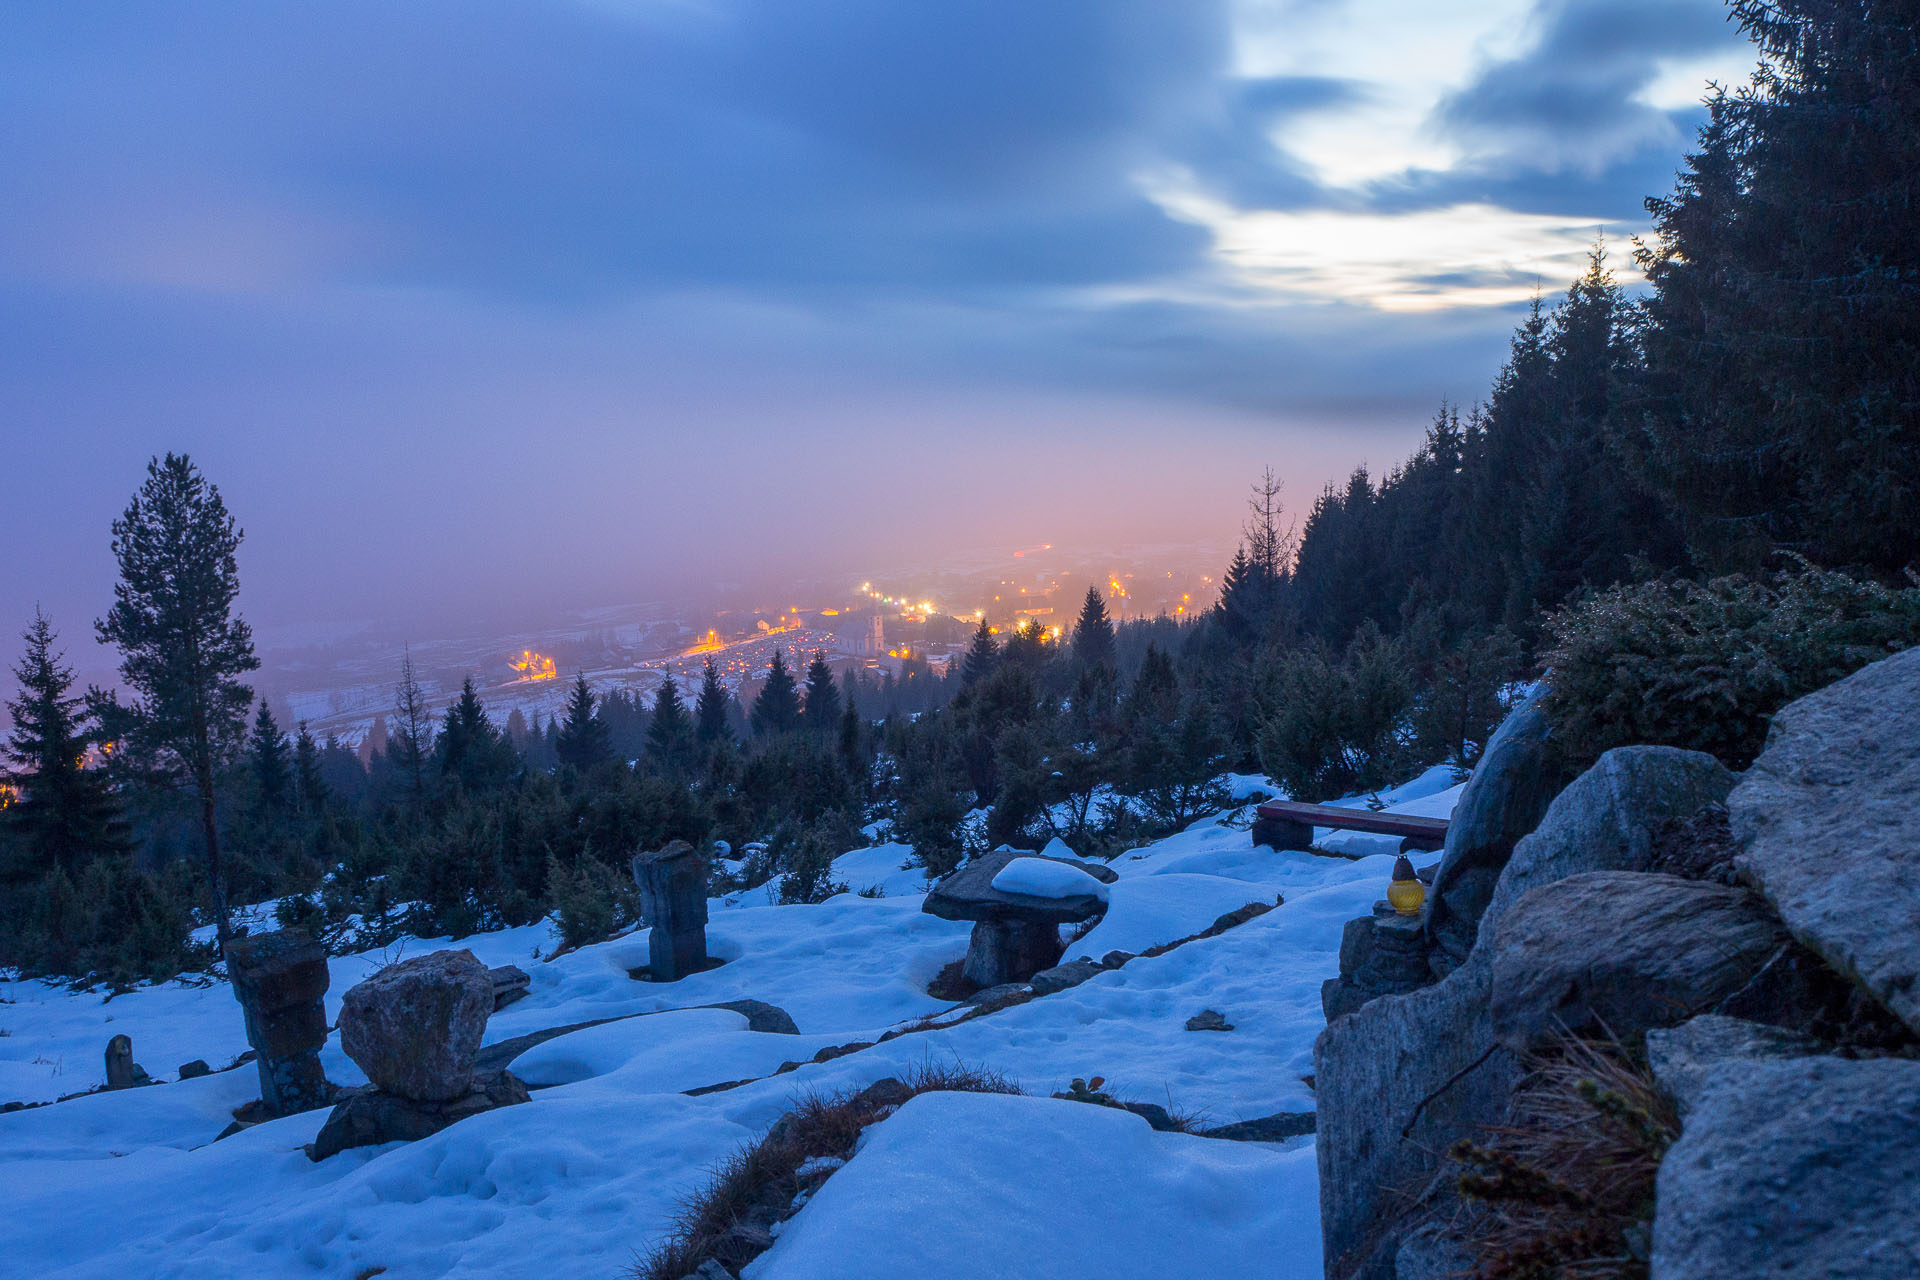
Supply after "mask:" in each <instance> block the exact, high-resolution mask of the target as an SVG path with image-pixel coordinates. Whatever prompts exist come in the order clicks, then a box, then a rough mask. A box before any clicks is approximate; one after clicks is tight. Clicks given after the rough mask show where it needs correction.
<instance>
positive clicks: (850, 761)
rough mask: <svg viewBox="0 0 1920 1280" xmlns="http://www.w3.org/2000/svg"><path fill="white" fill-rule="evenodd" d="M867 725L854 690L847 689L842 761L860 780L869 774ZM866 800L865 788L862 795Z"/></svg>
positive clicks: (841, 727) (841, 744)
mask: <svg viewBox="0 0 1920 1280" xmlns="http://www.w3.org/2000/svg"><path fill="white" fill-rule="evenodd" d="M865 729H866V726H865V724H863V723H862V721H861V719H860V709H859V708H858V707H856V706H855V705H854V703H853V691H852V690H851V689H849V690H848V691H847V700H846V707H845V709H844V710H842V711H841V712H840V762H841V763H842V764H844V765H846V766H847V773H848V775H849V776H850V777H852V778H854V779H856V780H859V779H864V778H865V777H866V776H867V748H866V733H865ZM861 799H862V800H863V801H864V799H865V794H864V790H863V793H862V796H861Z"/></svg>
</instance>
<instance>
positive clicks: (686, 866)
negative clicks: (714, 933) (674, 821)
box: [633, 840, 707, 982]
mask: <svg viewBox="0 0 1920 1280" xmlns="http://www.w3.org/2000/svg"><path fill="white" fill-rule="evenodd" d="M633 880H634V883H635V884H637V885H639V886H640V909H641V912H642V914H643V915H644V916H645V917H646V921H647V924H648V925H649V926H650V927H649V928H648V931H647V976H648V977H650V978H651V979H652V980H653V981H655V982H678V981H679V980H680V979H681V978H684V977H686V976H687V975H688V974H693V973H699V972H700V971H701V970H703V969H705V968H706V967H707V863H706V859H704V858H702V857H701V856H700V854H699V853H698V852H697V851H696V850H695V849H694V847H693V846H692V845H690V844H688V843H687V842H686V841H685V840H675V841H673V842H672V843H671V844H669V845H667V847H666V848H664V849H658V850H655V851H654V852H652V853H638V854H635V855H634V858H633Z"/></svg>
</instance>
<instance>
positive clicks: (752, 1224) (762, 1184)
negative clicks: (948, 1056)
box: [628, 1062, 1020, 1280]
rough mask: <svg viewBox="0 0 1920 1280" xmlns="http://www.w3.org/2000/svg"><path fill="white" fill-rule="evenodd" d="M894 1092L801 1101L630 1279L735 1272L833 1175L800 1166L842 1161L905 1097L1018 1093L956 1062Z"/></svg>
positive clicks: (685, 1210) (710, 1185)
mask: <svg viewBox="0 0 1920 1280" xmlns="http://www.w3.org/2000/svg"><path fill="white" fill-rule="evenodd" d="M899 1083H900V1085H901V1088H899V1089H896V1090H886V1091H882V1090H879V1089H878V1087H877V1086H876V1087H875V1088H873V1089H869V1090H862V1091H860V1092H854V1093H843V1094H834V1095H831V1096H821V1095H818V1094H806V1095H802V1096H800V1097H798V1098H796V1099H795V1100H794V1104H793V1109H792V1110H790V1111H788V1112H787V1114H786V1115H784V1116H782V1117H781V1118H780V1119H779V1121H777V1122H776V1123H775V1124H774V1126H773V1127H772V1128H771V1129H769V1130H768V1131H767V1133H766V1136H765V1137H763V1138H761V1139H760V1140H759V1141H758V1142H755V1143H752V1144H750V1145H748V1146H745V1147H742V1148H741V1149H740V1150H739V1151H737V1152H735V1153H734V1154H733V1155H732V1156H730V1157H729V1158H728V1159H727V1160H725V1161H724V1162H722V1163H721V1164H720V1166H719V1167H718V1168H716V1169H715V1170H714V1171H713V1172H712V1173H711V1174H710V1175H709V1177H708V1179H707V1183H706V1185H705V1186H704V1187H702V1188H701V1189H700V1190H699V1191H698V1192H696V1193H695V1194H694V1195H693V1196H691V1197H690V1198H689V1199H688V1200H687V1202H686V1203H685V1205H684V1206H683V1207H682V1209H681V1212H680V1215H679V1217H678V1218H677V1219H676V1220H675V1222H674V1229H673V1232H672V1234H671V1235H670V1236H669V1237H668V1238H667V1240H666V1241H665V1242H664V1243H663V1244H661V1245H660V1246H659V1247H657V1248H656V1249H655V1250H654V1251H653V1252H652V1253H651V1254H649V1255H648V1256H647V1257H646V1258H644V1259H642V1260H641V1261H639V1262H637V1263H635V1264H634V1266H633V1267H632V1268H630V1269H629V1272H628V1274H629V1275H630V1276H631V1277H633V1280H682V1278H683V1277H685V1276H688V1275H690V1274H692V1273H693V1271H694V1270H695V1269H697V1268H698V1267H699V1266H700V1264H701V1263H703V1262H705V1261H706V1260H707V1259H709V1258H712V1259H714V1260H715V1261H717V1262H719V1263H720V1264H721V1265H722V1266H724V1267H726V1268H727V1269H728V1270H730V1271H733V1272H735V1273H736V1274H737V1273H738V1272H739V1270H740V1269H741V1268H742V1267H744V1266H745V1265H746V1264H747V1263H749V1262H751V1261H752V1260H753V1259H754V1258H756V1257H758V1256H759V1255H760V1254H761V1253H762V1252H764V1251H765V1250H766V1248H767V1247H768V1246H769V1245H771V1244H772V1243H773V1240H772V1235H771V1233H770V1231H769V1228H770V1227H771V1226H772V1225H773V1224H774V1223H775V1222H779V1221H781V1220H783V1219H785V1218H788V1217H790V1216H792V1214H793V1213H794V1212H795V1210H796V1209H797V1207H798V1206H796V1205H795V1203H794V1201H795V1198H796V1197H798V1196H800V1194H801V1193H802V1192H807V1193H809V1194H811V1192H812V1191H813V1190H814V1189H815V1188H817V1187H818V1186H819V1185H820V1184H821V1183H823V1182H824V1181H826V1179H827V1178H828V1177H830V1176H831V1174H830V1173H815V1174H810V1175H808V1176H807V1177H805V1178H803V1177H801V1176H800V1173H799V1169H800V1166H801V1165H803V1164H805V1163H806V1162H807V1161H808V1160H809V1159H811V1158H813V1157H815V1156H827V1157H831V1158H833V1159H838V1160H846V1159H848V1158H850V1157H851V1156H852V1155H853V1145H854V1143H855V1142H856V1141H857V1140H858V1139H859V1137H860V1131H861V1130H862V1129H864V1128H866V1126H868V1125H870V1124H872V1123H873V1122H874V1121H876V1120H879V1119H883V1118H884V1117H885V1116H886V1115H887V1114H888V1113H890V1112H891V1111H892V1110H893V1109H894V1108H895V1107H898V1106H899V1105H900V1104H901V1103H902V1102H904V1101H905V1100H906V1099H907V1098H911V1097H914V1096H915V1095H918V1094H922V1093H941V1092H947V1093H1019V1092H1020V1089H1019V1087H1018V1086H1017V1085H1015V1084H1013V1083H1012V1082H1011V1081H1009V1080H1007V1079H1006V1078H1004V1077H1002V1076H1000V1075H997V1074H995V1073H993V1072H991V1071H979V1070H975V1069H973V1068H970V1067H966V1066H963V1065H961V1064H959V1063H953V1064H943V1063H933V1062H927V1063H923V1064H922V1065H920V1066H919V1067H916V1068H915V1069H914V1070H913V1071H912V1072H910V1073H909V1074H908V1076H907V1078H906V1079H905V1080H904V1081H900V1082H899Z"/></svg>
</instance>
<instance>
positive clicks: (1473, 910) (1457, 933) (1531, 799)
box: [1427, 685, 1571, 973]
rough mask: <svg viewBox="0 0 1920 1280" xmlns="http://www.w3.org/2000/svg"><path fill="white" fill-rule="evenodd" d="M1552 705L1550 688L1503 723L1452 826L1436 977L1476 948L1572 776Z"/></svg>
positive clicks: (1439, 878) (1433, 921) (1436, 927)
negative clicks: (1498, 888) (1522, 845)
mask: <svg viewBox="0 0 1920 1280" xmlns="http://www.w3.org/2000/svg"><path fill="white" fill-rule="evenodd" d="M1545 700H1546V687H1545V686H1544V685H1542V686H1541V687H1540V688H1538V689H1536V690H1534V692H1533V693H1532V694H1531V695H1530V696H1529V697H1528V698H1527V700H1526V701H1525V702H1523V703H1521V704H1520V706H1519V707H1518V708H1516V709H1515V710H1514V712H1513V713H1512V714H1511V715H1509V716H1508V717H1507V718H1506V720H1505V721H1504V722H1503V723H1502V724H1501V726H1500V728H1499V729H1498V730H1497V731H1496V732H1495V733H1494V735H1493V737H1492V739H1491V740H1489V741H1488V743H1487V749H1486V751H1485V752H1484V753H1483V754H1482V755H1481V757H1480V763H1479V764H1477V765H1475V766H1474V770H1473V777H1472V778H1471V779H1469V780H1468V782H1467V785H1466V788H1465V790H1463V791H1462V792H1461V793H1460V802H1459V803H1458V804H1456V805H1455V806H1454V808H1453V816H1452V817H1451V818H1449V819H1448V821H1447V840H1446V845H1445V852H1444V853H1443V854H1442V855H1441V857H1440V867H1439V870H1437V871H1436V872H1435V873H1434V877H1433V892H1432V893H1431V894H1430V895H1429V896H1428V899H1427V937H1428V939H1429V940H1430V941H1431V942H1432V943H1433V945H1434V951H1435V954H1434V964H1435V969H1436V972H1439V973H1445V972H1447V971H1450V970H1452V969H1454V968H1456V967H1457V966H1459V965H1460V964H1461V963H1462V962H1463V961H1465V959H1466V957H1467V954H1468V952H1470V951H1472V950H1473V940H1474V938H1475V937H1476V936H1478V933H1479V927H1480V914H1481V913H1482V912H1483V911H1485V910H1486V907H1487V903H1488V902H1490V901H1491V900H1492V898H1493V888H1494V884H1495V883H1496V882H1497V881H1498V880H1499V879H1500V873H1501V872H1502V871H1503V870H1505V868H1506V865H1507V859H1508V857H1509V856H1511V855H1512V853H1513V848H1514V846H1515V845H1516V844H1518V843H1519V842H1520V840H1521V838H1522V837H1524V836H1526V835H1527V834H1529V833H1530V832H1532V830H1533V829H1534V828H1535V827H1536V826H1538V825H1539V823H1540V819H1541V818H1543V817H1545V816H1546V812H1547V806H1548V805H1549V804H1551V803H1552V802H1553V798H1554V796H1556V795H1558V794H1559V792H1560V788H1561V787H1563V786H1565V785H1566V783H1567V780H1568V778H1569V777H1570V776H1571V770H1570V769H1569V768H1568V767H1567V765H1566V763H1565V761H1564V760H1563V759H1562V758H1561V756H1560V754H1559V753H1558V752H1557V751H1556V750H1555V749H1554V745H1553V743H1552V741H1551V726H1550V724H1549V723H1548V721H1547V713H1546V710H1545V708H1544V706H1543V705H1542V704H1543V703H1544V702H1545Z"/></svg>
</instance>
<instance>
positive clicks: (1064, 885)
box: [993, 858, 1107, 902]
mask: <svg viewBox="0 0 1920 1280" xmlns="http://www.w3.org/2000/svg"><path fill="white" fill-rule="evenodd" d="M993 887H994V888H996V889H998V890H1000V892H1002V893H1024V894H1028V895H1029V896H1031V897H1035V898H1078V897H1083V896H1085V895H1087V894H1092V895H1093V896H1094V897H1096V898H1099V899H1100V900H1101V901H1103V902H1104V901H1106V898H1107V886H1106V885H1105V884H1104V883H1102V882H1101V881H1099V880H1096V879H1094V878H1093V877H1092V876H1090V875H1088V874H1087V873H1086V872H1084V871H1082V870H1080V869H1079V868H1078V867H1070V866H1068V865H1067V864H1065V863H1063V862H1054V861H1051V860H1050V859H1047V858H1015V859H1014V860H1013V861H1011V862H1009V863H1007V865H1006V866H1004V867H1002V868H1000V870H999V871H997V872H995V873H994V877H993Z"/></svg>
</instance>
